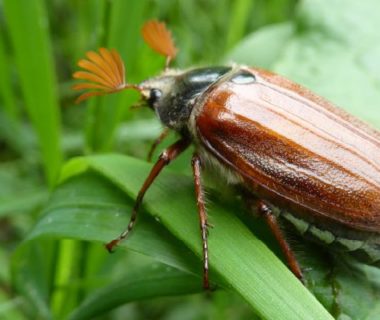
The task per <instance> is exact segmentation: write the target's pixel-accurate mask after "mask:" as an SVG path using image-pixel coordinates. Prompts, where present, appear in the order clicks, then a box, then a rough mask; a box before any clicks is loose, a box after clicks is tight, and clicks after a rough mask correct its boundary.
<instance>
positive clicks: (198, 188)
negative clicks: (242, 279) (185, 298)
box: [191, 153, 210, 290]
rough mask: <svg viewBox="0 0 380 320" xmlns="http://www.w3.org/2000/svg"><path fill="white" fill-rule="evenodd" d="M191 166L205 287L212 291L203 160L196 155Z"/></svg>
mask: <svg viewBox="0 0 380 320" xmlns="http://www.w3.org/2000/svg"><path fill="white" fill-rule="evenodd" d="M191 165H192V167H193V175H194V185H195V196H196V198H197V206H198V213H199V225H200V228H201V235H202V244H203V246H202V248H203V287H204V288H205V289H207V290H208V289H210V282H209V269H208V244H207V227H208V225H207V213H206V208H205V201H204V192H203V187H202V181H201V159H200V157H199V155H198V154H197V153H194V155H193V158H192V161H191Z"/></svg>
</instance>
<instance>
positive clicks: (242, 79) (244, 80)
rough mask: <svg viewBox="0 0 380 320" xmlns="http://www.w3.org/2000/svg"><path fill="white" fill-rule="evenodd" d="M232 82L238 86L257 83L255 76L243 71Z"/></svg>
mask: <svg viewBox="0 0 380 320" xmlns="http://www.w3.org/2000/svg"><path fill="white" fill-rule="evenodd" d="M231 81H232V82H233V83H236V84H250V83H253V82H255V81H256V77H255V75H254V74H252V73H250V72H248V71H245V70H242V71H240V72H239V73H238V74H236V75H235V76H234V77H233V78H232V79H231Z"/></svg>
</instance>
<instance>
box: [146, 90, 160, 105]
mask: <svg viewBox="0 0 380 320" xmlns="http://www.w3.org/2000/svg"><path fill="white" fill-rule="evenodd" d="M161 96H162V91H161V90H159V89H152V90H150V93H149V99H148V103H149V105H150V106H152V107H153V106H154V104H155V103H156V102H157V101H158V100H159V99H160V98H161Z"/></svg>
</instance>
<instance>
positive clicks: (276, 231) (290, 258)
mask: <svg viewBox="0 0 380 320" xmlns="http://www.w3.org/2000/svg"><path fill="white" fill-rule="evenodd" d="M257 210H258V213H259V215H260V216H262V217H263V218H264V220H265V222H266V224H267V225H268V227H269V229H270V230H271V232H272V234H273V235H274V237H275V238H276V240H277V242H278V244H279V245H280V248H281V251H282V252H283V254H284V255H285V259H286V261H287V263H288V265H289V268H290V270H292V272H293V274H294V275H295V276H296V277H297V278H298V279H300V280H301V281H302V282H303V275H302V271H301V268H300V266H299V264H298V261H297V259H296V257H295V255H294V252H293V250H292V249H291V248H290V246H289V244H288V242H287V241H286V239H285V236H284V233H283V231H282V230H281V227H280V224H279V223H278V220H277V218H276V216H275V215H274V214H273V212H272V209H271V208H270V206H269V205H268V204H266V202H265V201H263V200H259V201H257Z"/></svg>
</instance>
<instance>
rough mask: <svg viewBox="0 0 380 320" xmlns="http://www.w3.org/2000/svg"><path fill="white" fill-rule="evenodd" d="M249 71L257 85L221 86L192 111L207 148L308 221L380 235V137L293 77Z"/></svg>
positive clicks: (261, 194) (262, 193) (258, 191)
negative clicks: (285, 77)
mask: <svg viewBox="0 0 380 320" xmlns="http://www.w3.org/2000/svg"><path fill="white" fill-rule="evenodd" d="M249 72H252V73H253V74H254V75H255V77H256V82H254V83H249V84H238V83H234V82H233V81H226V82H223V83H220V84H218V85H217V86H215V87H214V88H212V90H210V91H209V92H207V97H205V98H204V99H203V100H200V102H199V105H197V106H196V107H195V109H194V112H195V123H196V130H197V138H198V140H199V141H200V142H199V143H200V144H201V145H202V147H204V148H206V149H207V150H208V151H210V152H211V153H212V154H213V155H214V156H215V157H216V158H217V159H218V160H219V161H221V162H222V163H224V164H225V165H227V166H228V167H230V168H232V169H233V170H234V171H235V172H237V173H239V174H240V175H241V176H242V178H243V180H244V184H245V185H246V186H247V187H248V189H250V190H251V191H252V192H254V193H255V194H257V195H258V196H259V197H262V198H264V199H267V200H269V201H270V202H272V203H273V204H274V205H276V206H279V207H281V208H284V209H286V210H287V211H289V212H292V213H294V214H295V215H297V216H298V217H300V218H302V220H305V221H307V222H308V223H311V224H314V222H316V221H318V223H319V225H322V226H323V229H325V226H329V229H333V228H335V227H337V228H339V227H342V228H344V227H347V228H349V229H353V230H362V231H368V232H374V233H380V134H379V133H378V132H376V131H375V130H373V129H371V128H369V127H368V126H366V125H364V124H362V123H361V122H360V121H358V120H356V119H355V118H353V117H352V116H349V115H348V114H346V113H345V112H344V111H342V110H340V109H337V108H335V107H333V106H332V105H331V104H329V103H328V102H327V101H326V100H324V99H322V98H319V97H317V96H315V95H313V94H311V93H310V92H309V91H307V90H306V89H303V88H301V87H299V86H298V85H296V84H293V83H291V82H289V81H288V80H284V82H286V85H284V86H282V87H281V86H279V85H277V83H278V82H279V81H280V80H281V79H282V78H280V77H279V76H277V75H272V74H269V73H264V72H262V71H259V70H254V69H250V70H249ZM271 77H272V78H273V81H270V80H271ZM290 87H291V88H292V90H287V88H290Z"/></svg>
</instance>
